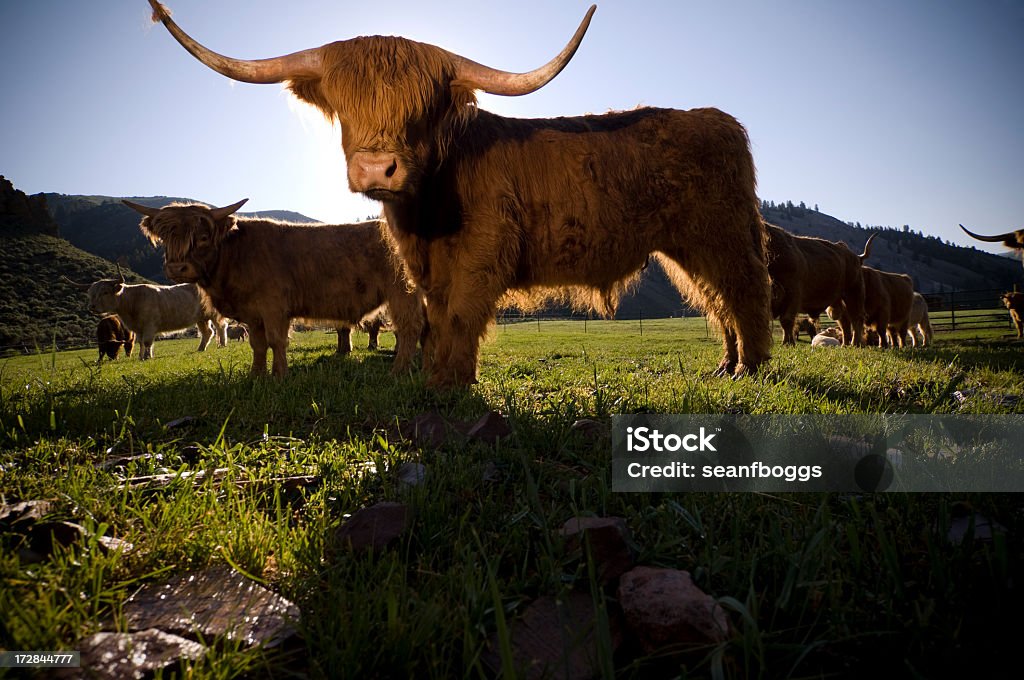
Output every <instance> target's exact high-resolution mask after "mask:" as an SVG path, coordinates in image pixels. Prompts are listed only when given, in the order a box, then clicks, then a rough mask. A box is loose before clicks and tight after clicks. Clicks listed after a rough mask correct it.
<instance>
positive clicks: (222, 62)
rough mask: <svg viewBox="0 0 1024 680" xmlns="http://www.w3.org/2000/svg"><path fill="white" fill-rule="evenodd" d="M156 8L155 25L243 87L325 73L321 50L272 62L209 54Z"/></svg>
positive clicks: (165, 11)
mask: <svg viewBox="0 0 1024 680" xmlns="http://www.w3.org/2000/svg"><path fill="white" fill-rule="evenodd" d="M149 4H150V5H151V6H152V7H153V21H159V22H161V23H163V25H164V26H165V27H166V28H167V30H168V31H169V32H170V34H171V35H172V36H174V39H175V40H177V41H178V42H179V43H181V46H182V47H184V48H185V49H186V50H188V51H189V52H190V53H191V54H192V56H193V57H195V58H196V59H198V60H199V61H201V62H203V63H204V64H206V65H207V66H209V67H210V68H212V69H213V70H214V71H216V72H217V73H220V74H221V75H225V76H227V77H228V78H231V79H233V80H239V81H241V82H243V83H256V84H259V85H266V84H268V83H280V82H283V81H285V80H291V79H293V78H303V77H305V78H316V77H319V76H320V74H321V72H322V70H323V60H322V58H321V56H320V49H319V48H313V49H309V50H302V51H301V52H293V53H292V54H286V55H284V56H283V57H274V58H272V59H256V60H252V61H249V60H245V59H233V58H231V57H225V56H224V55H222V54H217V53H216V52H214V51H212V50H209V49H207V48H205V47H203V46H202V45H200V44H199V43H197V42H196V41H195V40H193V39H192V38H191V37H190V36H189V35H188V34H187V33H185V31H183V30H181V29H180V28H178V25H177V24H176V23H174V20H173V19H171V12H170V10H168V9H167V8H166V7H165V6H164V5H163V4H162V3H160V2H157V0H149Z"/></svg>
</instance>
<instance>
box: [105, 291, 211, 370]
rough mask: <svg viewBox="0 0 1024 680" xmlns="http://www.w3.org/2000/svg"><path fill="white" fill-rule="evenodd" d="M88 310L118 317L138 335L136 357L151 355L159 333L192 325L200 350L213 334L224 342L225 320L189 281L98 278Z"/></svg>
mask: <svg viewBox="0 0 1024 680" xmlns="http://www.w3.org/2000/svg"><path fill="white" fill-rule="evenodd" d="M88 295H89V311H91V312H92V313H93V314H103V315H113V314H116V315H117V316H119V317H120V318H121V323H122V324H123V325H124V327H125V328H127V329H128V330H130V331H132V332H134V333H135V334H136V335H138V338H139V342H141V343H142V351H141V352H139V360H141V361H145V360H146V359H150V358H152V356H153V342H154V341H155V340H156V336H157V334H158V333H168V332H170V331H177V330H181V329H182V328H188V327H189V326H191V325H192V324H195V325H196V327H197V328H198V329H199V336H200V338H199V351H200V352H202V351H204V350H205V349H206V346H207V345H209V344H210V339H211V338H213V336H214V334H215V333H216V335H217V340H218V342H219V343H220V345H221V347H223V346H225V345H226V344H227V334H226V332H227V320H226V319H224V318H223V317H222V316H221V315H220V314H219V313H218V312H217V310H216V309H214V308H213V307H212V306H211V305H210V303H209V300H208V299H206V297H205V296H204V295H203V294H202V292H201V291H200V290H199V287H198V286H196V285H194V284H191V283H183V284H181V285H177V286H158V285H156V284H152V283H125V280H124V277H123V276H122V277H121V278H120V280H118V279H101V280H99V281H97V282H95V283H93V284H92V285H91V286H89V290H88Z"/></svg>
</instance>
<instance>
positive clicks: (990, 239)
mask: <svg viewBox="0 0 1024 680" xmlns="http://www.w3.org/2000/svg"><path fill="white" fill-rule="evenodd" d="M960 228H961V229H963V230H964V231H965V232H966V233H967V235H968V236H970V237H971V238H976V239H978V240H979V241H984V242H985V243H1006V244H1010V243H1016V242H1017V232H1015V231H1008V232H1006V233H1005V234H1000V235H999V236H982V235H981V234H975V233H974V232H973V231H971V230H970V229H968V228H967V227H965V226H964V225H962V224H961V225H960Z"/></svg>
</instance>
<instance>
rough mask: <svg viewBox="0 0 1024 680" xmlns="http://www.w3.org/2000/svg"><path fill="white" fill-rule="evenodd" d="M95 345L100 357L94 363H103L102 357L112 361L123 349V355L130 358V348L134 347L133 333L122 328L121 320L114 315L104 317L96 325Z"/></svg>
mask: <svg viewBox="0 0 1024 680" xmlns="http://www.w3.org/2000/svg"><path fill="white" fill-rule="evenodd" d="M96 344H97V345H99V351H100V355H99V358H97V359H96V363H97V364H99V363H103V355H104V354H105V355H106V356H107V358H108V359H110V360H111V361H113V360H114V359H116V358H117V353H118V352H120V351H121V347H122V346H123V347H124V355H125V356H126V357H130V356H131V355H132V348H133V347H135V333H132V332H131V331H130V330H128V329H127V328H125V327H124V324H123V323H121V318H120V317H118V316H117V315H116V314H113V315H111V316H105V317H103V318H102V319H100V320H99V322H97V324H96Z"/></svg>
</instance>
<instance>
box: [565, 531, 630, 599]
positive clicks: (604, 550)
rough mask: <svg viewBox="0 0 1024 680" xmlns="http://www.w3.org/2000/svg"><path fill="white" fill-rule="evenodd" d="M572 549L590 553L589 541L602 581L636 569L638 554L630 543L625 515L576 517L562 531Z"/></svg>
mask: <svg viewBox="0 0 1024 680" xmlns="http://www.w3.org/2000/svg"><path fill="white" fill-rule="evenodd" d="M558 533H559V534H561V535H562V536H564V537H565V539H566V548H567V549H568V550H569V551H576V550H580V551H583V555H584V557H585V556H586V542H589V544H590V555H591V558H592V559H593V561H594V566H595V571H596V573H597V578H598V581H600V582H601V583H602V584H604V583H609V582H611V581H613V580H615V579H617V578H618V577H619V576H622V574H624V573H626V572H627V571H629V570H630V569H632V568H633V562H634V559H635V555H634V552H633V549H632V547H631V546H630V534H629V527H628V526H627V525H626V520H624V519H623V518H621V517H572V518H570V519H568V520H566V522H565V524H563V525H562V528H561V529H559V531H558Z"/></svg>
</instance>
